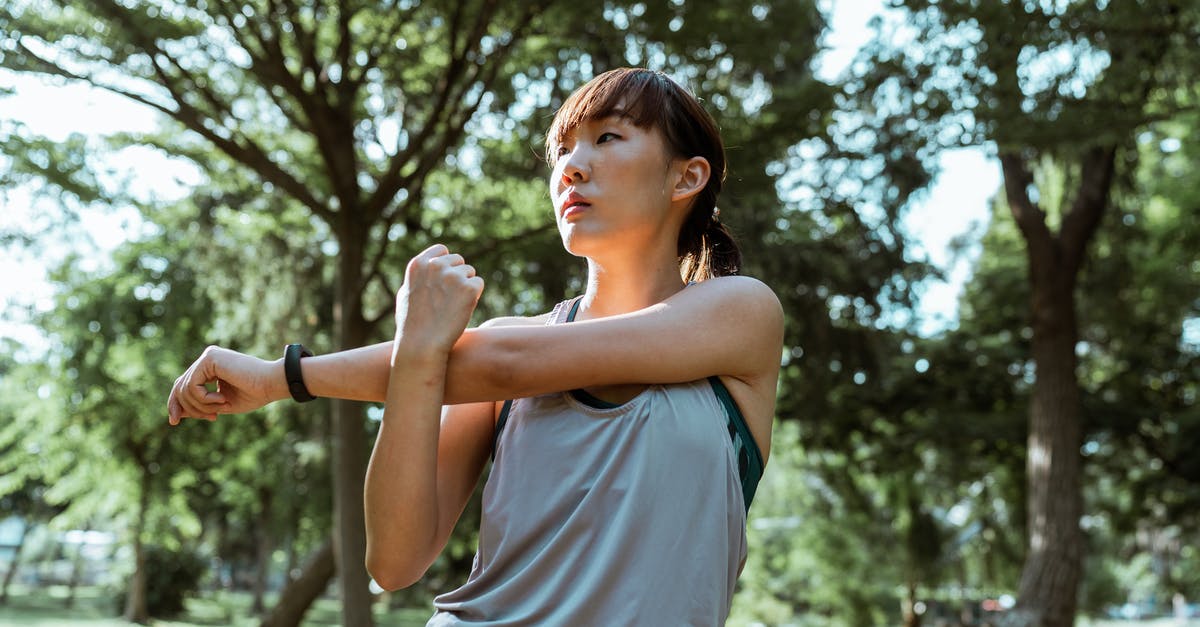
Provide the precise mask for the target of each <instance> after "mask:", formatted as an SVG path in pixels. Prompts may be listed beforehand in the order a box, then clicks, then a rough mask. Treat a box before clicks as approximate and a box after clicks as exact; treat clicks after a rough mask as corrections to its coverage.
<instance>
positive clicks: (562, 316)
mask: <svg viewBox="0 0 1200 627" xmlns="http://www.w3.org/2000/svg"><path fill="white" fill-rule="evenodd" d="M582 300H583V295H582V294H580V295H579V296H576V297H575V298H569V299H567V300H564V301H562V302H560V303H558V304H557V305H555V306H554V309H551V310H550V317H549V318H547V319H546V325H547V326H549V325H552V324H565V323H567V322H571V321H573V320H575V315H576V314H578V313H579V302H580V301H582ZM512 406H513V399H509V400H506V401H504V405H503V406H501V408H500V415H499V416H498V417H497V418H496V431H495V433H494V434H492V459H496V447H497V446H499V444H500V433H501V432H503V431H504V425H505V424H507V423H508V415H509V413H511V412H512Z"/></svg>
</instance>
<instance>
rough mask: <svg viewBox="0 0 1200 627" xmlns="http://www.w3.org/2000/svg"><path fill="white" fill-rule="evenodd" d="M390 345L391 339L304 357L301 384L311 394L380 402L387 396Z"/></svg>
mask: <svg viewBox="0 0 1200 627" xmlns="http://www.w3.org/2000/svg"><path fill="white" fill-rule="evenodd" d="M392 346H393V342H380V343H379V344H373V345H371V346H363V347H361V348H354V349H350V350H345V351H339V352H336V353H329V354H328V355H317V356H315V357H308V358H306V359H304V361H303V362H302V372H303V376H304V385H305V387H307V388H308V391H309V392H310V393H312V395H313V396H320V397H324V398H343V399H348V400H353V401H370V402H373V403H382V402H384V400H385V399H386V398H387V392H388V378H389V373H390V370H391V369H390V358H391V355H392ZM285 392H286V390H285Z"/></svg>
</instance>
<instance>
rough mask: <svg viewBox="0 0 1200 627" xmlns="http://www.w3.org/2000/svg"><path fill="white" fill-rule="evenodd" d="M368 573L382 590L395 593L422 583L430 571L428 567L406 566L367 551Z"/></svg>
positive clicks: (411, 564) (413, 564) (400, 562)
mask: <svg viewBox="0 0 1200 627" xmlns="http://www.w3.org/2000/svg"><path fill="white" fill-rule="evenodd" d="M366 566H367V573H368V574H370V575H371V578H372V579H374V580H375V583H376V584H379V587H380V588H383V589H384V590H387V591H388V592H394V591H396V590H400V589H401V588H407V587H409V586H411V585H413V584H414V583H417V582H418V581H420V579H421V577H424V576H425V571H426V570H428V568H429V567H428V565H420V564H416V563H409V564H405V563H403V562H402V561H401V560H397V559H395V558H394V557H384V556H381V555H379V552H378V551H375V552H372V551H370V550H368V551H367V563H366Z"/></svg>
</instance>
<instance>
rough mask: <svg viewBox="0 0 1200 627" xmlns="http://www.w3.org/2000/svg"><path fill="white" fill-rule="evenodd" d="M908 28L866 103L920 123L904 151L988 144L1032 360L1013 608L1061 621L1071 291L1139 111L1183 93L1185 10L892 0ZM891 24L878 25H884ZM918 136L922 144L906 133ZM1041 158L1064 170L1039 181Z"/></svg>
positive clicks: (1074, 555)
mask: <svg viewBox="0 0 1200 627" xmlns="http://www.w3.org/2000/svg"><path fill="white" fill-rule="evenodd" d="M896 4H897V5H898V6H901V7H903V8H904V9H905V11H904V12H903V27H904V28H905V29H909V30H908V32H909V33H911V34H912V37H911V39H908V40H907V41H904V40H901V43H900V44H897V45H892V44H890V43H888V41H887V39H886V38H880V39H879V40H878V41H877V42H876V43H875V44H874V45H873V46H872V49H871V50H870V51H869V53H868V55H869V61H870V62H869V63H868V64H865V65H864V67H865V69H864V71H863V72H862V73H861V83H859V85H858V93H859V94H860V101H861V102H863V103H864V104H863V105H861V106H862V107H863V109H865V110H870V111H878V110H882V111H888V112H892V113H893V114H895V115H898V116H899V117H901V118H905V117H911V118H914V119H916V120H918V121H924V122H926V124H918V125H917V130H915V131H910V132H909V133H907V135H908V136H909V137H910V138H911V139H910V140H909V141H911V142H912V143H910V144H909V148H908V149H906V150H902V151H901V155H915V157H916V158H917V159H918V160H919V159H920V157H921V155H922V153H925V154H928V153H929V151H930V145H932V146H933V147H937V146H957V145H971V144H983V143H986V144H988V145H992V146H994V147H995V149H996V151H997V153H998V155H999V158H1000V162H1001V165H1002V167H1003V171H1004V181H1005V186H1004V187H1005V194H1006V200H1007V206H1008V208H1009V209H1010V211H1011V212H1012V214H1013V216H1014V218H1015V219H1016V223H1017V225H1018V226H1019V228H1020V233H1021V235H1022V239H1023V241H1024V242H1025V248H1026V251H1025V252H1026V258H1027V268H1026V273H1027V274H1026V276H1027V280H1028V282H1029V286H1030V292H1029V294H1030V310H1029V315H1030V321H1031V322H1030V328H1031V330H1032V337H1031V342H1030V351H1031V354H1032V358H1033V363H1034V364H1035V367H1036V373H1037V374H1036V378H1035V379H1034V383H1033V386H1032V390H1031V397H1030V414H1029V416H1030V418H1029V436H1028V438H1029V441H1028V448H1027V471H1026V472H1027V481H1028V499H1029V501H1028V509H1027V514H1028V524H1027V532H1028V537H1029V545H1028V551H1027V556H1026V562H1025V567H1024V570H1023V573H1022V576H1021V584H1020V587H1019V594H1018V597H1019V599H1020V601H1019V609H1018V612H1016V613H1015V614H1014V616H1016V617H1017V618H1016V620H1017V621H1019V622H1021V623H1023V624H1030V625H1070V624H1073V621H1074V615H1075V599H1076V592H1077V589H1078V586H1079V582H1080V576H1081V567H1082V561H1081V560H1082V555H1083V550H1084V547H1083V536H1082V533H1081V531H1080V528H1079V520H1080V516H1081V514H1082V490H1081V470H1080V458H1079V447H1080V445H1081V444H1082V432H1083V428H1082V424H1083V418H1082V416H1081V414H1080V411H1081V405H1080V392H1079V381H1078V379H1077V372H1076V369H1077V365H1078V363H1077V358H1076V352H1075V351H1076V344H1077V342H1078V338H1079V335H1078V319H1077V309H1076V304H1077V303H1076V298H1077V294H1078V290H1077V285H1078V283H1077V282H1078V277H1079V274H1080V271H1081V268H1083V267H1084V265H1085V262H1086V260H1087V258H1088V252H1089V246H1090V243H1091V242H1092V241H1093V239H1094V237H1095V234H1096V232H1097V229H1098V228H1099V226H1100V224H1101V222H1102V216H1104V215H1105V214H1106V213H1108V212H1109V208H1110V206H1111V202H1110V194H1111V191H1112V187H1113V182H1114V180H1115V177H1116V176H1117V175H1118V174H1117V172H1118V166H1119V164H1120V159H1119V155H1120V154H1122V151H1123V150H1124V149H1125V148H1126V147H1127V146H1128V145H1129V144H1130V141H1131V139H1132V137H1133V136H1134V134H1135V132H1136V131H1137V130H1138V129H1139V128H1142V127H1143V126H1144V125H1145V124H1146V123H1147V122H1148V121H1150V120H1152V119H1156V118H1160V117H1168V116H1171V115H1173V114H1174V113H1175V112H1176V111H1177V110H1178V109H1179V108H1180V107H1181V106H1182V105H1183V104H1184V103H1182V102H1181V101H1180V100H1179V93H1180V92H1179V91H1178V89H1177V88H1178V87H1180V86H1186V85H1190V84H1191V83H1190V82H1189V81H1190V71H1189V68H1193V67H1195V65H1194V63H1195V59H1194V54H1195V53H1194V50H1193V48H1194V47H1192V46H1190V45H1189V44H1188V43H1187V42H1189V41H1191V40H1193V39H1194V38H1195V34H1196V32H1197V19H1196V18H1197V15H1196V12H1195V10H1194V8H1193V7H1190V6H1185V4H1184V3H1179V2H1172V1H1163V2H1153V1H1149V2H1136V3H1121V4H1119V5H1117V4H1108V5H1101V4H1091V3H1056V4H1053V5H1051V4H1047V3H1041V4H1038V3H1032V2H1015V1H1013V2H1002V3H994V4H988V5H985V6H976V5H975V4H974V3H968V2H940V3H936V2H924V1H919V2H897V3H896ZM895 34H897V33H896V32H895V31H890V32H889V33H888V35H889V36H891V35H895ZM917 142H921V143H917ZM1051 163H1053V164H1054V166H1052V167H1056V168H1060V170H1059V171H1061V172H1062V173H1064V174H1065V177H1064V178H1063V180H1062V181H1060V182H1061V183H1063V184H1062V185H1061V186H1059V187H1047V186H1045V185H1044V184H1043V183H1044V182H1045V181H1046V179H1045V178H1044V177H1043V176H1042V175H1041V174H1040V173H1042V172H1044V171H1046V170H1047V168H1048V167H1049V166H1050V164H1051Z"/></svg>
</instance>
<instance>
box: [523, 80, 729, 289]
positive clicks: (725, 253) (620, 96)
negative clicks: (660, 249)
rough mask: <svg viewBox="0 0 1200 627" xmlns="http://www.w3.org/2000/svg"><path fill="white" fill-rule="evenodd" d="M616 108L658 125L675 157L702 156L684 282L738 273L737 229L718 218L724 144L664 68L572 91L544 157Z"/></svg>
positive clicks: (685, 239) (685, 246) (684, 241)
mask: <svg viewBox="0 0 1200 627" xmlns="http://www.w3.org/2000/svg"><path fill="white" fill-rule="evenodd" d="M618 110H620V112H621V113H622V114H623V115H626V116H628V117H629V120H630V121H631V122H632V123H633V124H634V125H635V126H638V127H639V128H655V129H658V130H659V131H661V132H662V134H663V136H664V137H665V138H666V143H667V146H668V149H669V150H670V151H671V152H672V153H673V156H674V157H677V158H681V159H690V158H692V157H704V158H705V159H707V160H708V165H709V168H710V169H711V173H710V175H709V177H708V184H707V185H705V186H704V189H703V190H701V191H700V193H699V194H697V195H696V197H695V198H694V200H693V201H692V207H691V210H690V211H689V212H688V215H687V217H686V218H685V219H684V221H683V227H682V228H681V229H680V231H679V244H678V254H679V273H680V275H681V276H682V277H683V279H684V280H685V281H703V280H705V279H709V278H712V277H717V276H727V275H732V274H737V273H738V271H739V270H740V268H741V265H742V253H741V251H740V250H739V249H738V245H737V242H736V241H735V240H734V238H733V234H732V233H730V232H729V229H727V228H726V227H725V225H724V224H722V223H721V222H720V221H719V220H718V219H717V215H716V214H717V212H716V211H715V210H716V206H717V195H718V194H720V193H721V185H722V184H723V183H724V182H725V146H724V144H723V142H722V141H721V131H720V129H718V128H717V123H716V122H715V121H714V120H713V118H712V116H711V115H709V114H708V112H707V111H705V110H704V107H702V106H700V103H699V102H698V101H697V100H696V98H695V97H694V96H692V95H691V94H690V93H688V92H687V90H685V89H684V88H683V87H680V86H679V84H678V83H676V82H675V81H673V80H671V79H670V78H669V77H667V75H666V74H663V73H662V72H656V71H653V70H647V69H642V68H620V69H616V70H610V71H608V72H605V73H603V74H601V75H600V76H597V77H596V78H593V79H592V80H590V81H588V83H587V84H586V85H584V86H583V87H580V88H579V89H578V90H576V91H575V93H573V94H571V96H570V97H569V98H567V101H566V102H564V103H563V105H562V107H560V108H559V110H558V113H557V114H555V116H554V123H553V124H551V125H550V130H549V131H547V133H546V162H547V163H549V164H550V165H551V166H552V167H553V166H554V162H555V161H557V159H558V146H559V145H561V144H562V143H563V141H564V140H565V139H566V136H567V134H568V133H570V132H571V131H572V130H574V129H575V128H576V127H578V126H579V125H580V124H582V123H584V122H587V121H591V120H598V119H600V118H604V117H608V116H609V115H612V114H614V113H616V112H617V111H618Z"/></svg>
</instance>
